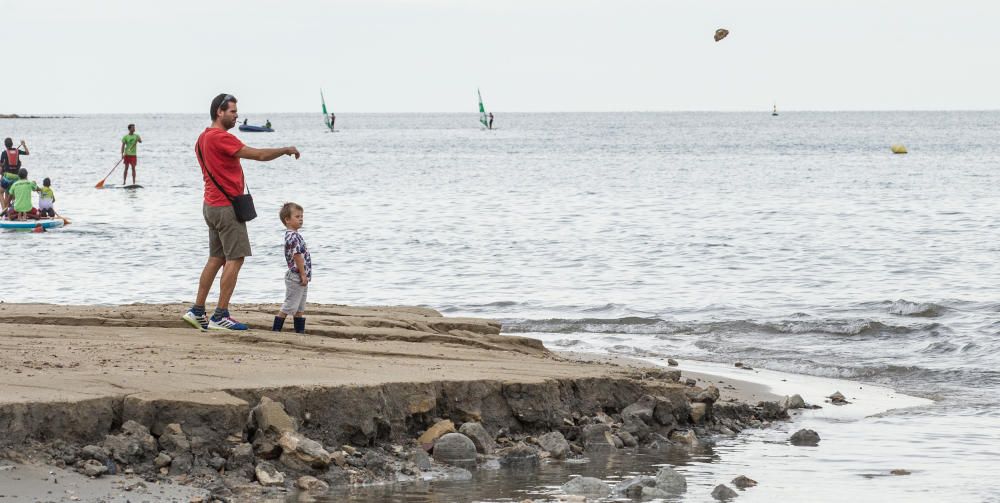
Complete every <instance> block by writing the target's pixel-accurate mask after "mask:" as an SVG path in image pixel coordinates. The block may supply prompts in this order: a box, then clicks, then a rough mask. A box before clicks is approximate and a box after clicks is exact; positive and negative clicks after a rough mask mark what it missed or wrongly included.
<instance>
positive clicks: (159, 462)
mask: <svg viewBox="0 0 1000 503" xmlns="http://www.w3.org/2000/svg"><path fill="white" fill-rule="evenodd" d="M171 461H173V458H171V457H170V455H169V454H167V453H165V452H161V453H159V454H157V455H156V458H154V459H153V466H155V467H157V468H163V467H164V466H170V462H171Z"/></svg>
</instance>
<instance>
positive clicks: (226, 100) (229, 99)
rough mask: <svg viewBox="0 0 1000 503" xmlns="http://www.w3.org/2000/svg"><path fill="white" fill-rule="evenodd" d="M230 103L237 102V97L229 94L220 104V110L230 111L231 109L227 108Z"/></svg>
mask: <svg viewBox="0 0 1000 503" xmlns="http://www.w3.org/2000/svg"><path fill="white" fill-rule="evenodd" d="M230 101H236V96H233V95H232V94H227V95H225V96H223V97H222V102H221V103H219V108H222V109H228V108H229V107H227V106H226V105H228V104H229V102H230Z"/></svg>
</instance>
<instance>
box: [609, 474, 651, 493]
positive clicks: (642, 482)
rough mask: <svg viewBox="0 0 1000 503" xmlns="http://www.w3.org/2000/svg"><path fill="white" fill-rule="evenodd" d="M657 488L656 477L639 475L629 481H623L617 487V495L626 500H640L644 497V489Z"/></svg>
mask: <svg viewBox="0 0 1000 503" xmlns="http://www.w3.org/2000/svg"><path fill="white" fill-rule="evenodd" d="M646 487H648V488H654V487H656V477H652V476H649V475H638V476H636V477H632V478H630V479H628V480H623V481H621V482H619V483H618V485H616V486H615V489H614V491H615V494H618V495H621V496H625V497H626V498H632V499H638V498H641V497H642V491H643V488H646Z"/></svg>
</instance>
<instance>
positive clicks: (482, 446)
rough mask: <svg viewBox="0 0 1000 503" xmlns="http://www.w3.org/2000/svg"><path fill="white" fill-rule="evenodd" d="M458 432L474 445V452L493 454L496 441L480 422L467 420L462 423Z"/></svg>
mask: <svg viewBox="0 0 1000 503" xmlns="http://www.w3.org/2000/svg"><path fill="white" fill-rule="evenodd" d="M458 432H459V433H461V434H463V435H465V436H467V437H469V439H471V440H472V443H473V444H475V445H476V452H478V453H480V454H493V451H494V450H495V449H496V442H494V441H493V437H492V436H491V435H490V434H489V432H487V431H486V428H484V427H483V425H482V424H480V423H475V422H468V423H464V424H462V426H461V427H460V428H459V429H458Z"/></svg>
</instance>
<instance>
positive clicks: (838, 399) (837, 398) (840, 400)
mask: <svg viewBox="0 0 1000 503" xmlns="http://www.w3.org/2000/svg"><path fill="white" fill-rule="evenodd" d="M827 398H829V399H830V403H832V404H834V405H847V404H849V403H851V402H848V401H847V397H845V396H844V394H843V393H841V392H839V391H836V392H834V393H833V394H832V395H830V396H828V397H827Z"/></svg>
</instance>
